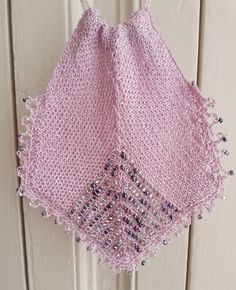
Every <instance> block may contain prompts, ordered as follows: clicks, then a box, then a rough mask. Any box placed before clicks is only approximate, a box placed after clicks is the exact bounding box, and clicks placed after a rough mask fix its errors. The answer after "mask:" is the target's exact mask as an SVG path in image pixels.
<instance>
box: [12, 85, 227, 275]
mask: <svg viewBox="0 0 236 290" xmlns="http://www.w3.org/2000/svg"><path fill="white" fill-rule="evenodd" d="M192 86H193V88H195V89H196V90H197V92H198V94H199V95H200V97H201V98H202V101H203V103H204V108H205V110H206V112H205V113H206V116H208V117H213V122H212V123H211V124H209V128H210V129H211V127H212V126H213V125H214V124H216V123H218V122H220V123H221V122H222V118H218V116H217V115H216V114H214V113H209V112H208V108H209V107H213V106H214V104H215V101H214V100H213V99H210V98H205V97H204V96H203V95H202V94H201V93H200V90H199V88H198V87H197V85H196V84H195V82H192ZM23 101H24V102H25V107H26V109H27V110H28V111H29V113H30V114H29V116H24V117H23V118H22V120H21V123H22V125H23V126H24V127H25V128H26V131H25V132H24V133H19V134H17V137H18V139H19V142H20V143H22V144H24V145H25V146H23V145H20V146H19V148H18V150H17V155H18V157H19V159H20V160H21V165H20V167H18V168H17V175H18V176H19V177H20V178H21V182H20V186H19V187H18V188H17V193H18V195H19V196H25V197H27V198H28V199H29V205H30V206H31V207H33V208H35V207H42V208H43V210H42V212H41V214H42V216H43V217H47V218H48V217H50V216H54V218H55V223H56V224H59V225H62V224H64V230H65V232H67V233H68V232H71V233H74V234H75V241H76V242H77V243H79V242H80V241H82V242H88V240H87V239H86V235H85V234H83V233H82V232H80V231H79V230H78V228H77V227H76V224H74V223H73V221H71V220H70V219H69V218H68V217H66V216H65V215H62V214H61V213H60V211H59V210H58V209H57V208H54V207H53V206H52V205H51V204H49V203H48V202H47V201H46V200H44V199H43V198H41V197H39V198H37V197H36V196H35V195H34V194H33V193H31V192H25V190H24V187H25V185H26V180H27V174H28V161H29V160H28V157H29V155H28V154H29V151H30V147H31V137H32V134H33V124H34V121H35V118H36V106H37V105H36V103H37V98H35V99H32V98H31V97H29V96H26V97H24V99H23ZM214 136H216V137H217V139H216V140H214V141H213V143H214V144H215V150H216V151H217V152H218V153H219V154H221V153H222V152H221V151H220V150H218V149H217V144H218V143H219V142H221V141H224V142H225V141H227V139H226V136H225V135H224V134H223V133H216V134H213V133H212V138H214ZM227 152H228V151H227ZM227 152H226V151H224V152H223V154H222V156H224V155H228V154H227ZM218 162H219V166H220V168H221V172H222V176H221V182H220V186H219V192H218V194H217V195H216V196H213V197H212V198H211V199H210V200H207V201H205V202H203V203H202V204H201V205H197V206H193V207H192V208H190V209H189V210H185V211H184V212H182V213H181V215H180V216H179V218H178V219H177V220H176V221H175V223H174V224H173V225H172V227H171V228H170V229H169V230H168V231H167V232H166V233H165V234H164V235H163V236H162V237H161V238H160V239H159V240H158V241H157V240H154V241H152V243H151V244H150V245H149V249H148V251H147V252H146V253H145V254H143V255H139V256H138V257H137V258H136V259H134V260H133V261H131V262H130V264H129V265H130V267H129V269H124V268H121V267H119V266H116V265H114V264H112V263H111V262H110V261H109V259H108V258H107V257H106V255H105V254H103V253H101V252H98V251H97V249H96V246H95V245H89V244H87V250H91V252H92V253H96V254H97V257H98V263H99V264H108V265H109V266H110V269H111V271H112V272H113V273H115V274H118V273H119V272H120V271H122V270H126V271H128V273H131V272H132V271H137V270H138V268H139V266H140V265H143V266H144V265H145V263H146V261H147V260H149V259H150V258H151V257H153V256H157V254H159V253H160V244H161V243H163V244H164V245H167V244H169V243H170V242H171V241H172V240H173V237H174V236H178V235H179V234H181V233H182V232H183V230H184V229H185V228H188V227H189V226H190V225H191V224H192V219H193V218H194V217H195V216H197V218H198V219H200V220H201V219H202V218H203V216H204V213H205V212H211V211H212V210H213V209H214V207H215V201H216V200H217V199H218V198H221V199H223V200H224V199H226V196H225V195H224V190H223V181H224V179H225V178H226V177H227V176H229V175H233V170H229V171H228V172H227V171H226V170H225V169H223V167H222V166H221V165H220V156H219V160H218Z"/></svg>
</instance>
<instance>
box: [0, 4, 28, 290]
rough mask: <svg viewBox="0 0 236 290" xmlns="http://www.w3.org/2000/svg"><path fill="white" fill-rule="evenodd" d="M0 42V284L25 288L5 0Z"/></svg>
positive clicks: (6, 287) (10, 288)
mask: <svg viewBox="0 0 236 290" xmlns="http://www.w3.org/2000/svg"><path fill="white" fill-rule="evenodd" d="M0 43H1V48H0V63H1V67H0V70H1V73H0V100H1V105H0V136H1V137H0V143H1V145H0V164H1V166H0V232H1V237H0V288H1V289H4V290H14V289H22V290H26V273H25V265H24V250H23V243H24V239H23V237H22V230H21V229H22V228H21V223H22V217H21V211H20V209H21V202H20V198H19V197H17V195H16V188H17V178H16V155H15V150H16V147H15V145H16V143H15V116H14V114H15V108H14V106H15V105H14V76H13V71H12V59H11V54H12V52H11V27H10V7H9V5H8V2H7V1H5V0H2V1H1V9H0ZM2 287H3V288H2ZM16 287H17V288H16Z"/></svg>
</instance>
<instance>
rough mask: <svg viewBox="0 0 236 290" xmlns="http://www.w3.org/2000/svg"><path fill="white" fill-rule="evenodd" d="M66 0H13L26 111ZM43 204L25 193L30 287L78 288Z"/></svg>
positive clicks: (59, 232) (55, 41)
mask: <svg viewBox="0 0 236 290" xmlns="http://www.w3.org/2000/svg"><path fill="white" fill-rule="evenodd" d="M67 5H68V3H67V2H66V1H58V0H51V1H46V0H41V1H29V0H22V1H16V0H12V26H13V48H14V72H15V87H16V110H17V118H18V125H19V129H21V126H20V122H19V120H20V118H21V117H22V115H25V114H26V110H25V108H24V105H23V103H22V98H23V96H24V95H30V96H32V97H35V96H36V95H37V94H39V93H41V92H42V90H43V89H44V87H45V86H46V84H47V82H48V80H49V78H50V76H51V74H52V71H53V69H54V66H55V65H56V62H57V60H58V58H59V55H60V54H61V52H62V50H63V48H64V45H65V41H66V39H67V36H68V22H67V20H68V14H67V13H68V7H67ZM40 212H41V209H40V208H38V209H34V208H31V207H29V205H28V199H26V198H24V218H25V235H26V248H27V251H26V255H27V262H28V274H29V288H30V290H42V289H45V290H47V289H57V290H64V289H76V287H75V286H76V281H75V275H74V272H75V261H74V254H73V247H74V243H73V242H72V239H71V237H70V236H69V235H66V234H65V233H64V229H63V228H62V227H60V226H58V225H55V224H54V220H53V219H52V218H50V219H44V218H43V217H42V216H41V214H40Z"/></svg>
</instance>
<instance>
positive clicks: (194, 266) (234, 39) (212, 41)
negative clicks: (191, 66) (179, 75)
mask: <svg viewBox="0 0 236 290" xmlns="http://www.w3.org/2000/svg"><path fill="white" fill-rule="evenodd" d="M235 12H236V3H235V1H234V0H227V1H220V0H207V1H202V17H201V19H202V21H201V28H202V29H201V38H200V40H201V41H200V44H201V45H200V62H199V65H200V66H199V85H200V87H201V90H202V92H203V93H204V95H206V96H209V97H212V98H214V99H215V100H216V102H217V105H216V107H215V110H216V112H217V113H218V114H219V115H220V116H222V117H223V119H224V122H223V124H220V125H216V127H215V128H214V129H215V131H216V132H218V131H220V132H225V133H227V135H228V140H229V142H228V143H226V144H222V149H223V148H224V149H227V150H229V151H230V157H225V158H224V160H223V164H224V167H225V168H229V169H231V168H232V167H234V168H235V164H236V152H235V150H233V149H235V148H236V135H235V125H234V124H235V108H236V98H235V88H234V83H235V75H236V55H235V51H236V26H235V23H236V13H235ZM225 185H226V188H225V193H226V197H227V200H226V201H222V200H220V199H219V200H217V201H216V204H215V205H216V206H215V210H214V211H213V212H212V213H211V214H206V215H205V217H204V219H203V220H202V221H201V222H195V223H194V225H193V228H192V231H191V250H190V261H189V275H188V287H187V289H188V290H205V289H214V290H221V289H225V290H232V289H235V285H236V276H235V274H234V273H235V271H234V269H235V266H236V265H235V261H236V247H235V239H236V227H235V218H236V214H235V204H236V196H235V194H234V188H235V186H236V182H235V178H233V179H230V180H227V181H226V183H225Z"/></svg>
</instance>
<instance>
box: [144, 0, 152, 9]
mask: <svg viewBox="0 0 236 290" xmlns="http://www.w3.org/2000/svg"><path fill="white" fill-rule="evenodd" d="M150 6H151V0H144V8H149V7H150Z"/></svg>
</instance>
